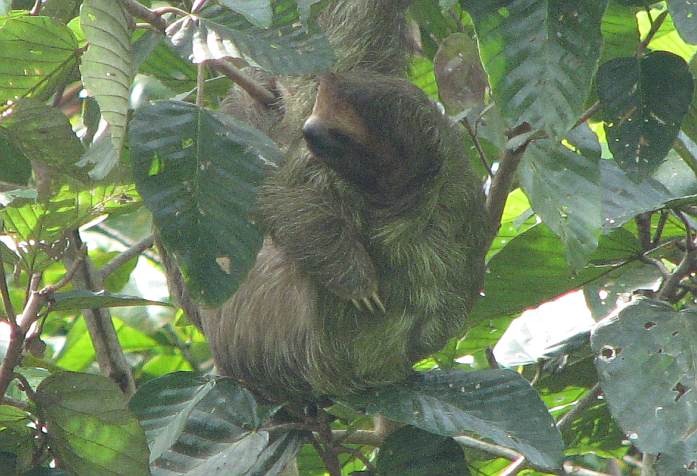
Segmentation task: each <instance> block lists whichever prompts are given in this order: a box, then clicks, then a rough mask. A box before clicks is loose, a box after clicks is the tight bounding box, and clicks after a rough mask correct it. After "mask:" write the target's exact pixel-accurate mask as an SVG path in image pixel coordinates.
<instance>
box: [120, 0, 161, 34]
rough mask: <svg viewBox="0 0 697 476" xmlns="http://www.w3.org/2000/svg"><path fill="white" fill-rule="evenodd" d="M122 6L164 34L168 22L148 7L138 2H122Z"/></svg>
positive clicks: (123, 0) (127, 0)
mask: <svg viewBox="0 0 697 476" xmlns="http://www.w3.org/2000/svg"><path fill="white" fill-rule="evenodd" d="M121 4H122V5H123V6H124V8H125V9H126V10H127V11H128V13H130V14H131V15H133V16H134V17H136V18H142V19H143V20H145V21H146V22H148V23H150V24H151V25H152V26H154V27H155V28H156V29H157V30H158V31H161V32H164V31H165V29H166V28H167V22H166V21H165V20H164V19H163V18H162V17H160V16H159V15H158V14H157V13H155V12H154V11H152V10H150V9H149V8H147V7H146V6H144V5H142V4H140V3H138V2H137V1H136V0H121Z"/></svg>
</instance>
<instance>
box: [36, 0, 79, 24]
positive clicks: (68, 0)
mask: <svg viewBox="0 0 697 476" xmlns="http://www.w3.org/2000/svg"><path fill="white" fill-rule="evenodd" d="M81 3H82V1H81V0H61V1H59V2H44V7H43V9H42V10H41V13H42V14H43V15H46V16H49V17H53V18H55V19H57V20H60V21H62V22H63V23H67V22H69V21H70V20H72V19H73V18H75V17H76V16H78V15H79V14H80V4H81Z"/></svg>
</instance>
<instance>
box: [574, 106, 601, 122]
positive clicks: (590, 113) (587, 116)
mask: <svg viewBox="0 0 697 476" xmlns="http://www.w3.org/2000/svg"><path fill="white" fill-rule="evenodd" d="M598 109H600V101H595V102H594V103H593V105H592V106H591V107H589V108H588V109H586V112H584V113H583V114H581V117H579V118H578V120H577V121H576V123H575V124H574V127H572V128H571V129H576V128H577V127H578V126H580V125H581V124H583V123H584V122H586V121H587V120H588V119H590V118H591V117H592V116H593V114H595V113H596V112H598Z"/></svg>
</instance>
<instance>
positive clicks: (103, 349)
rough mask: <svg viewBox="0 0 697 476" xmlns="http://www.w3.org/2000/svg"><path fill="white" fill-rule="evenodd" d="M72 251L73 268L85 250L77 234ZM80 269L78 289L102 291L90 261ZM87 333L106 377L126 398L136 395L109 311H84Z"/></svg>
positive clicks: (69, 258) (72, 239) (76, 281)
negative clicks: (81, 250) (80, 252)
mask: <svg viewBox="0 0 697 476" xmlns="http://www.w3.org/2000/svg"><path fill="white" fill-rule="evenodd" d="M69 235H70V236H69V237H70V249H69V250H68V253H66V259H65V261H66V264H67V265H68V266H70V267H72V264H73V263H75V261H77V260H78V258H79V250H80V249H81V248H82V240H81V238H80V234H79V232H78V231H77V230H74V231H73V232H71V233H70V234H69ZM77 267H78V269H77V271H76V272H75V277H74V278H73V284H74V286H75V288H76V289H86V290H89V291H99V290H101V289H102V283H101V282H100V281H99V280H98V279H97V276H96V273H94V271H93V270H92V265H91V263H90V261H89V259H84V260H82V262H80V263H78V265H77ZM82 312H83V315H84V316H85V322H86V324H87V330H88V332H89V333H90V338H91V340H92V344H93V345H94V351H95V354H96V357H97V363H98V364H99V368H100V370H101V371H102V373H103V374H104V375H106V376H107V377H109V378H110V379H111V380H113V381H114V382H116V384H117V385H118V386H119V387H120V388H121V390H122V391H123V392H124V393H125V394H126V395H129V396H130V395H132V394H133V392H134V391H135V381H134V380H133V374H132V373H131V367H130V365H128V362H127V361H126V356H125V355H124V353H123V349H122V348H121V344H120V343H119V339H118V336H117V335H116V329H115V328H114V323H113V322H112V320H111V315H110V314H109V311H108V310H106V309H98V308H97V309H83V310H82Z"/></svg>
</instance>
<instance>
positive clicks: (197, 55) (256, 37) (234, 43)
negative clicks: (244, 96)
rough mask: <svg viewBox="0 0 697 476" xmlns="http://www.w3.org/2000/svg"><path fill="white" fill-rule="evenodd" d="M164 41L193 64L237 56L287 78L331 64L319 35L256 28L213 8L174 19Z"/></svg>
mask: <svg viewBox="0 0 697 476" xmlns="http://www.w3.org/2000/svg"><path fill="white" fill-rule="evenodd" d="M167 37H168V38H169V40H170V42H171V43H172V45H173V46H174V48H175V49H176V50H177V51H178V52H179V54H180V55H182V56H183V57H184V58H187V59H189V60H190V61H193V62H194V63H200V62H202V61H207V60H214V59H222V58H243V59H245V60H246V61H248V62H250V63H251V64H253V65H257V66H259V67H260V68H262V69H265V70H267V71H270V72H272V73H279V74H290V75H293V74H308V73H314V72H318V71H324V70H326V69H328V68H329V67H330V66H331V64H332V63H333V61H334V53H333V50H332V49H331V46H330V45H329V42H328V41H327V39H326V37H325V36H324V35H322V34H319V33H307V32H306V31H305V29H304V27H302V26H301V25H300V24H296V23H291V24H281V25H275V26H274V27H272V28H269V29H265V30H264V29H260V28H256V27H253V26H250V25H249V23H248V22H247V21H245V20H244V18H240V16H239V15H234V14H232V12H229V11H221V10H220V8H217V7H211V8H208V9H205V10H204V12H203V14H202V16H193V15H192V16H186V17H183V18H180V19H179V20H177V21H176V22H174V23H173V24H172V25H170V26H169V27H168V28H167Z"/></svg>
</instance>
